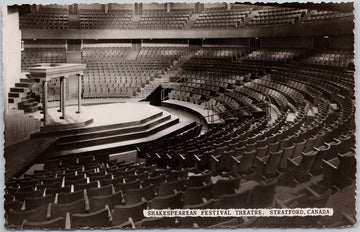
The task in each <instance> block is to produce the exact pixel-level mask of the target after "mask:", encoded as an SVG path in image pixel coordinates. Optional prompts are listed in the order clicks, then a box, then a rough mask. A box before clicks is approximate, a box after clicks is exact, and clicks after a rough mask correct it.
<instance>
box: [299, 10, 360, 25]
mask: <svg viewBox="0 0 360 232" xmlns="http://www.w3.org/2000/svg"><path fill="white" fill-rule="evenodd" d="M353 18H354V14H352V13H341V12H336V11H316V10H314V11H310V12H309V14H308V15H307V16H306V17H304V18H302V19H301V20H300V22H303V23H311V22H316V21H328V20H339V19H341V20H344V19H351V20H352V19H353Z"/></svg>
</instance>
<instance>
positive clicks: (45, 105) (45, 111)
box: [42, 80, 48, 126]
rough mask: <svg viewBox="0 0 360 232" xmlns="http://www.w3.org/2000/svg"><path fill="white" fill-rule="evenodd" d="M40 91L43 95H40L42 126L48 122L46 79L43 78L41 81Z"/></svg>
mask: <svg viewBox="0 0 360 232" xmlns="http://www.w3.org/2000/svg"><path fill="white" fill-rule="evenodd" d="M42 92H43V96H42V106H43V113H44V119H43V121H44V126H46V125H47V123H48V109H47V81H46V80H43V81H42Z"/></svg>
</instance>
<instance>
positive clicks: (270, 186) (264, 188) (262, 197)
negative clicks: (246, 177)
mask: <svg viewBox="0 0 360 232" xmlns="http://www.w3.org/2000/svg"><path fill="white" fill-rule="evenodd" d="M277 183H278V181H277V179H273V180H269V181H267V182H262V183H261V184H259V185H256V186H255V187H254V188H253V189H252V190H251V193H250V197H249V207H250V208H265V207H270V206H272V204H273V202H274V195H275V187H276V185H277Z"/></svg>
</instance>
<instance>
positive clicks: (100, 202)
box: [89, 191, 123, 212]
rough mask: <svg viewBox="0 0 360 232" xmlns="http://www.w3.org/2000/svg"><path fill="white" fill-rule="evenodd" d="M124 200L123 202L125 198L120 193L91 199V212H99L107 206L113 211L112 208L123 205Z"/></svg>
mask: <svg viewBox="0 0 360 232" xmlns="http://www.w3.org/2000/svg"><path fill="white" fill-rule="evenodd" d="M122 200H123V196H122V193H121V192H120V191H119V192H116V193H114V194H111V195H108V196H95V197H90V198H89V201H90V211H91V212H95V211H97V210H100V209H102V208H104V207H105V206H106V205H107V206H108V207H109V209H110V210H111V209H112V208H114V206H115V205H121V204H122Z"/></svg>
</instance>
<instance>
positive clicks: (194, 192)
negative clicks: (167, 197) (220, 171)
mask: <svg viewBox="0 0 360 232" xmlns="http://www.w3.org/2000/svg"><path fill="white" fill-rule="evenodd" d="M213 195H214V193H213V184H212V183H210V184H207V185H204V186H198V187H189V188H187V190H186V192H185V193H184V204H185V205H195V204H200V203H203V202H204V201H206V200H209V199H211V198H213Z"/></svg>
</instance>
